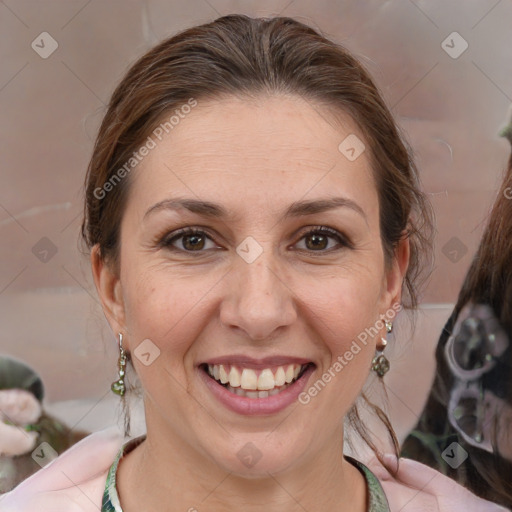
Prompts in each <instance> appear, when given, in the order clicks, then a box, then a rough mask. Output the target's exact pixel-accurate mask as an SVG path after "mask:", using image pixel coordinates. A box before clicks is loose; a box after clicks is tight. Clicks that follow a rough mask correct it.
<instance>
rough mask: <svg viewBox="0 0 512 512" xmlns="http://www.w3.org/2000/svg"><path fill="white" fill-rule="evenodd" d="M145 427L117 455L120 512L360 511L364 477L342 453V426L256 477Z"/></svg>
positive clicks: (363, 508)
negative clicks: (282, 466) (297, 457)
mask: <svg viewBox="0 0 512 512" xmlns="http://www.w3.org/2000/svg"><path fill="white" fill-rule="evenodd" d="M151 427H152V425H151V424H148V434H147V438H146V440H145V441H144V442H143V443H141V444H140V445H139V446H138V447H137V448H135V449H134V450H133V451H132V452H130V453H129V454H128V455H127V456H126V457H124V458H123V459H122V462H121V463H120V464H119V467H118V475H117V488H118V493H119V496H120V501H121V505H122V508H123V512H135V511H138V510H142V509H144V510H159V511H161V512H176V511H188V512H201V511H202V510H206V509H207V510H208V511H211V512H228V511H233V510H244V511H247V512H256V511H258V512H259V511H261V506H262V504H264V505H265V510H266V511H268V512H277V511H279V512H297V511H301V512H303V511H304V510H323V511H325V512H330V511H333V512H334V511H336V512H345V511H346V512H348V511H350V512H365V511H366V510H367V507H368V503H367V499H366V492H367V491H366V482H365V479H364V477H363V475H362V474H361V473H360V472H359V470H358V469H357V468H355V467H354V466H353V465H352V464H350V463H349V462H348V461H346V460H345V459H344V458H343V455H342V453H343V431H341V432H336V433H335V434H334V435H333V436H332V439H330V440H329V441H330V442H326V443H325V444H324V445H323V448H322V450H320V451H317V452H315V454H314V455H312V456H309V457H307V456H305V457H304V458H303V459H302V460H301V461H300V462H298V463H296V464H295V465H294V466H293V467H289V468H288V469H286V470H284V471H280V472H278V473H274V474H271V473H269V472H266V473H265V475H262V476H258V477H254V478H253V477H250V478H247V477H244V476H241V475H237V474H235V473H233V472H229V471H226V470H223V469H222V468H221V467H220V466H219V465H218V464H216V463H215V462H214V461H213V460H212V459H211V458H208V457H205V455H204V454H203V453H201V452H199V451H198V450H197V449H196V448H195V447H193V446H190V445H188V444H187V443H186V442H185V441H184V440H183V438H181V437H179V436H177V435H175V434H176V433H174V432H169V430H168V429H167V430H166V431H165V435H161V433H163V432H164V431H163V430H162V429H157V428H151Z"/></svg>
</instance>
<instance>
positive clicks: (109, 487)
mask: <svg viewBox="0 0 512 512" xmlns="http://www.w3.org/2000/svg"><path fill="white" fill-rule="evenodd" d="M145 439H146V436H145V435H143V436H140V437H137V438H135V439H132V440H130V441H128V442H127V443H126V444H124V445H123V446H122V447H121V449H120V450H119V452H118V453H117V455H116V458H115V459H114V462H113V463H112V466H110V470H109V472H108V475H107V482H106V485H105V490H104V492H103V502H102V504H101V512H123V509H122V508H121V504H120V503H119V496H118V494H117V489H116V472H117V466H118V464H119V461H120V460H121V458H122V457H123V455H126V454H127V453H128V452H130V451H131V450H133V449H134V448H135V447H137V446H138V445H139V444H140V443H142V441H144V440H145ZM345 459H346V460H347V461H348V462H350V463H351V464H353V465H354V466H355V467H356V468H357V469H359V471H361V473H362V474H363V476H364V477H365V480H366V488H367V491H368V495H367V496H368V510H367V512H391V511H390V508H389V504H388V500H387V498H386V495H385V494H384V490H383V489H382V486H381V485H380V482H379V480H378V479H377V477H376V476H375V475H374V474H373V473H372V472H371V471H370V470H369V469H368V468H367V467H366V466H365V465H364V464H363V463H362V462H359V461H358V460H356V459H354V458H352V457H349V456H348V455H345Z"/></svg>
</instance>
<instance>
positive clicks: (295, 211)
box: [144, 197, 368, 223]
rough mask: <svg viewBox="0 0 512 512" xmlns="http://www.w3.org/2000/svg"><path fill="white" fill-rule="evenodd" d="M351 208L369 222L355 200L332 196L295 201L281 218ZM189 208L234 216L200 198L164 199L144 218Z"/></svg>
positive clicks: (210, 215) (211, 215)
mask: <svg viewBox="0 0 512 512" xmlns="http://www.w3.org/2000/svg"><path fill="white" fill-rule="evenodd" d="M342 207H345V208H350V209H352V210H354V211H355V212H357V213H358V214H359V215H361V216H362V217H363V219H364V220H365V221H366V223H368V221H367V218H366V214H365V212H364V210H363V209H362V208H361V207H360V206H359V205H358V204H357V203H356V202H354V201H352V200H351V199H348V198H347V197H331V198H328V199H316V200H310V201H305V200H303V201H295V202H293V203H292V204H291V205H290V206H289V207H288V208H287V209H286V210H285V212H284V214H283V215H282V216H281V219H280V220H284V219H288V218H294V217H301V216H304V215H313V214H315V213H322V212H326V211H328V210H333V209H335V208H342ZM182 209H185V210H188V211H190V212H192V213H196V214H198V215H202V216H203V217H208V218H218V219H223V218H228V217H234V215H233V214H232V213H230V211H228V210H227V209H226V208H224V206H222V205H220V204H216V203H212V202H210V201H201V200H198V199H186V198H183V199H180V198H177V199H164V200H163V201H160V202H158V203H156V204H154V205H153V206H151V207H150V208H149V209H148V210H147V211H146V213H145V214H144V219H146V217H148V216H149V215H150V214H152V213H155V212H158V211H161V210H178V211H179V210H182Z"/></svg>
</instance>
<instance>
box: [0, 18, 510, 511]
mask: <svg viewBox="0 0 512 512" xmlns="http://www.w3.org/2000/svg"><path fill="white" fill-rule="evenodd" d="M164 131H165V134H164V133H163V132H164ZM139 148H140V150H139ZM139 157H140V158H139ZM431 233H432V219H431V210H430V206H429V203H428V201H427V200H426V198H425V196H424V194H423V193H422V192H421V190H420V188H419V177H418V174H417V170H416V167H415V164H414V162H413V160H412V158H411V157H410V152H409V151H408V150H407V148H406V146H405V143H404V141H403V140H402V138H401V136H400V134H399V131H398V128H397V126H396V124H395V122H394V120H393V118H392V116H391V113H390V112H389V109H388V108H387V107H386V106H385V104H384V102H383V99H382V96H381V95H380V93H379V91H378V89H377V88H376V86H375V84H374V83H373V81H372V79H371V78H370V76H369V75H368V73H367V72H366V71H365V70H364V68H363V67H362V66H361V65H360V63H359V62H358V61H357V60H356V59H355V58H354V57H353V56H351V54H350V53H348V52H347V51H346V50H345V49H344V48H343V47H341V46H339V45H337V44H335V43H333V42H331V41H329V40H327V39H325V38H324V37H323V36H322V35H321V34H319V33H318V32H317V31H315V30H314V29H312V28H310V27H308V26H307V25H304V24H302V23H300V22H298V21H296V20H294V19H292V18H286V17H278V18H271V19H264V18H263V19H262V18H259V19H253V18H249V17H247V16H243V15H229V16H224V17H221V18H219V19H217V20H215V21H214V22H212V23H208V24H204V25H201V26H198V27H193V28H191V29H189V30H186V31H184V32H182V33H180V34H178V35H176V36H174V37H172V38H169V39H167V40H165V41H163V42H162V43H160V44H158V45H157V46H156V47H154V48H153V49H151V50H150V51H149V52H147V53H146V54H145V55H144V56H142V57H141V58H140V59H139V60H138V61H137V62H136V63H135V64H134V65H133V67H132V68H131V69H130V70H129V71H128V73H127V75H126V76H125V77H124V79H123V80H122V81H121V83H120V84H119V86H118V87H117V89H116V90H115V91H114V93H113V96H112V98H111V101H110V104H109V107H108V111H107V113H106V115H105V117H104V120H103V123H102V126H101V127H100V131H99V134H98V137H97V140H96V145H95V148H94V152H93V155H92V159H91V162H90V165H89V170H88V174H87V179H86V205H85V220H84V223H83V226H82V234H83V236H84V239H85V242H86V243H87V246H88V247H89V248H90V249H91V265H92V271H93V276H94V280H95V284H96V288H97V291H98V294H99V296H100V299H101V301H102V306H103V310H104V313H105V315H106V317H107V320H108V322H109V324H110V327H111V328H112V330H113V332H114V333H115V335H116V336H117V338H118V339H117V342H118V348H119V379H118V380H117V381H116V382H115V383H114V384H113V390H114V391H115V392H117V393H119V394H120V395H121V396H122V397H124V396H125V393H126V392H127V391H130V389H129V386H127V382H128V381H125V377H127V376H126V375H125V372H126V369H127V365H128V363H130V365H131V366H130V367H131V368H133V369H134V370H135V373H136V375H137V378H138V379H139V380H140V383H141V387H142V392H143V397H144V407H145V419H146V427H147V433H146V434H144V435H142V436H139V437H137V438H135V439H131V440H129V441H128V442H124V439H119V438H118V437H116V436H115V435H114V434H112V433H110V432H106V431H101V432H98V433H95V434H92V435H91V436H89V437H88V438H86V439H85V440H83V441H82V442H80V443H78V444H77V445H75V446H74V447H72V448H71V449H70V450H68V451H67V452H65V453H64V454H62V455H61V456H60V457H58V458H57V459H56V460H55V461H53V462H52V463H50V464H49V465H48V466H46V467H45V468H44V469H42V470H41V471H39V472H38V473H36V474H35V475H34V476H32V477H31V478H29V479H27V480H25V481H24V482H22V483H21V484H20V485H19V486H17V487H16V488H15V489H14V490H12V491H11V492H10V493H8V494H7V495H6V496H4V497H3V499H2V500H1V501H0V508H1V509H2V511H6V510H7V511H16V512H22V511H28V510H37V511H44V510H48V511H49V510H51V511H52V512H59V511H66V512H70V511H79V510H80V511H89V510H91V511H92V510H94V511H98V510H100V507H101V511H102V512H113V511H114V512H121V511H124V512H136V511H140V510H162V511H164V510H165V511H185V510H188V511H195V510H199V511H201V510H206V509H208V510H210V511H230V510H240V509H243V510H245V511H260V510H263V509H264V510H265V511H267V512H270V511H277V510H279V511H280V512H282V511H298V510H310V511H318V510H324V511H334V510H336V511H337V512H343V511H345V512H349V511H350V512H364V511H368V512H389V511H393V512H398V511H399V510H401V511H402V512H406V511H412V510H414V511H422V510H424V511H427V510H429V511H433V510H439V511H454V510H464V512H469V511H475V512H476V511H483V510H485V511H498V510H504V509H503V508H502V507H499V506H497V505H495V504H493V503H491V502H488V501H484V500H482V499H480V498H478V497H476V496H475V495H473V494H472V493H471V492H469V491H468V490H467V489H465V488H464V487H463V486H461V485H459V484H457V483H456V482H455V481H453V480H452V479H449V478H448V477H446V476H444V475H442V474H441V473H438V472H436V471H434V470H433V469H431V468H429V467H428V466H425V465H423V464H420V463H418V462H415V461H411V460H401V461H400V467H399V468H395V467H394V466H393V462H396V456H397V455H398V451H399V446H398V442H397V439H396V436H395V434H394V431H393V429H392V426H391V425H390V423H389V420H388V419H387V416H386V415H385V414H384V412H383V411H382V410H381V409H379V408H378V407H376V406H375V407H374V409H373V410H374V411H375V413H376V414H377V415H378V416H379V418H380V419H382V420H383V421H384V422H385V423H386V425H387V427H388V431H389V435H390V438H391V439H392V440H393V442H394V447H395V450H396V453H395V455H394V456H393V455H388V457H385V456H384V454H383V453H381V452H380V451H379V450H377V448H376V445H375V443H374V442H373V441H372V438H371V436H370V434H369V433H368V431H367V429H366V428H365V425H364V424H363V423H362V422H361V420H360V419H359V415H358V412H357V411H358V409H357V405H358V403H359V404H360V400H359V397H360V396H361V397H362V399H363V401H364V393H363V392H362V391H363V387H364V384H365V382H366V380H367V377H368V375H369V374H370V372H371V371H372V370H373V371H375V373H376V374H377V375H378V377H379V378H382V377H384V375H385V373H386V371H387V370H388V369H389V364H388V363H389V362H388V361H387V359H386V357H385V353H384V348H385V344H386V341H387V339H386V336H387V334H388V333H389V332H391V331H392V319H393V318H394V316H395V314H396V311H397V308H396V306H398V309H400V308H401V307H402V304H403V306H404V307H405V308H407V309H409V310H414V309H415V307H416V306H417V298H416V297H417V296H416V293H417V289H418V286H419V284H418V277H419V275H420V273H421V269H422V266H423V263H422V257H423V256H425V257H427V261H430V258H428V253H429V250H430V241H431ZM403 289H404V293H403V294H402V291H403ZM370 327H374V331H372V335H371V336H370V337H369V339H367V340H365V343H360V345H359V346H358V349H359V350H357V351H355V350H354V352H357V353H355V354H354V357H353V358H351V360H350V361H349V364H346V365H342V364H341V362H340V361H339V358H340V357H342V356H343V355H346V354H348V353H349V348H350V347H351V346H352V345H351V344H352V343H353V342H354V340H355V339H356V338H357V336H358V334H359V333H362V332H365V330H366V329H368V328H370ZM137 354H139V356H138V357H137ZM141 356H142V357H141ZM347 357H348V356H347ZM345 362H347V361H345ZM333 369H334V371H336V372H337V374H334V376H332V378H331V380H330V381H329V382H328V383H327V384H326V382H325V380H322V379H325V375H331V374H330V373H329V372H332V371H333ZM322 381H323V384H324V387H323V388H319V391H318V392H317V393H314V391H313V390H315V389H317V388H315V387H314V386H313V384H316V383H317V382H322ZM299 397H302V400H301V399H300V398H299ZM306 397H309V398H308V399H306ZM345 419H347V420H351V423H352V425H353V426H354V427H355V429H356V430H357V431H358V432H359V433H360V434H361V435H362V437H363V439H364V440H365V441H366V442H367V443H368V444H369V445H370V446H371V447H372V448H373V449H374V450H375V452H376V458H377V459H378V463H379V464H380V465H377V463H375V464H374V467H375V468H376V469H375V471H378V472H379V473H384V472H385V471H386V470H385V468H386V467H389V471H390V472H391V473H392V474H393V475H395V476H396V478H395V477H392V476H390V477H389V478H387V477H385V478H383V479H382V480H381V481H379V479H378V478H377V477H376V474H375V473H374V472H372V471H371V470H370V469H369V468H368V467H367V466H366V465H365V464H363V463H362V462H360V461H358V460H356V459H355V458H352V457H350V456H348V455H344V454H343V443H344V438H345V429H344V425H345ZM393 457H394V458H393ZM425 477H426V478H428V479H429V480H430V481H431V482H432V485H430V486H429V487H426V488H425V485H424V481H423V480H424V478H425Z"/></svg>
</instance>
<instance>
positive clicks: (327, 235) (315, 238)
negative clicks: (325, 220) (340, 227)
mask: <svg viewBox="0 0 512 512" xmlns="http://www.w3.org/2000/svg"><path fill="white" fill-rule="evenodd" d="M302 239H304V240H305V244H304V245H305V248H306V249H305V250H307V251H308V252H331V250H335V248H336V244H334V246H332V245H331V246H330V247H329V241H330V240H335V241H336V242H337V245H338V246H341V247H348V248H353V246H352V244H351V243H350V241H349V240H347V238H346V237H344V236H343V235H342V234H341V233H339V232H338V231H336V230H335V229H332V228H328V227H325V226H321V227H318V228H315V229H312V230H310V231H308V232H306V233H304V234H303V236H302ZM302 239H301V240H302ZM338 248H339V247H338Z"/></svg>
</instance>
